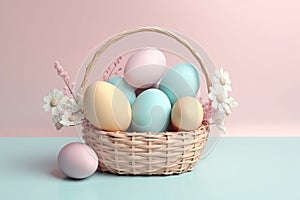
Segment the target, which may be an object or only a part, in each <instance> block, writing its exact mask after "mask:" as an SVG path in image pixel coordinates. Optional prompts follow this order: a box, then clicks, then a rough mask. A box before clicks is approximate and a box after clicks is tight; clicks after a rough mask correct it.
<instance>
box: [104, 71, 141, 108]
mask: <svg viewBox="0 0 300 200" xmlns="http://www.w3.org/2000/svg"><path fill="white" fill-rule="evenodd" d="M107 82H109V83H111V84H113V85H114V86H116V87H117V88H119V89H120V90H121V91H122V92H123V93H124V94H125V96H126V97H127V99H128V101H129V103H130V105H132V104H133V102H134V101H135V99H136V95H135V88H134V87H132V86H130V85H128V83H127V82H126V81H125V80H124V79H123V78H122V77H120V76H115V77H112V78H110V79H108V80H107Z"/></svg>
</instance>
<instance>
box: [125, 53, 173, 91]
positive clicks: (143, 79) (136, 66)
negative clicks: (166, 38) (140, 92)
mask: <svg viewBox="0 0 300 200" xmlns="http://www.w3.org/2000/svg"><path fill="white" fill-rule="evenodd" d="M167 70H168V67H167V66H166V57H165V55H164V54H163V53H162V52H161V51H159V50H158V49H154V48H146V49H143V50H139V51H137V52H136V53H134V54H133V55H131V56H130V57H129V59H128V61H127V63H126V66H125V69H124V79H125V80H126V82H127V83H128V84H129V85H131V86H133V87H135V88H148V87H151V86H152V85H154V84H155V83H157V82H158V81H159V80H160V78H161V77H162V76H163V74H164V73H165V72H166V71H167Z"/></svg>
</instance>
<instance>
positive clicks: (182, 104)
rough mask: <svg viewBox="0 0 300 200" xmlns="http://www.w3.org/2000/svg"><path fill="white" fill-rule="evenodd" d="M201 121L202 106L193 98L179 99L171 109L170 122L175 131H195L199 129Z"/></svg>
mask: <svg viewBox="0 0 300 200" xmlns="http://www.w3.org/2000/svg"><path fill="white" fill-rule="evenodd" d="M202 120H203V108H202V105H201V103H200V102H199V101H198V100H197V99H196V98H194V97H183V98H180V99H179V100H178V101H176V103H175V104H174V106H173V108H172V113H171V122H172V126H173V128H174V129H175V130H176V131H178V130H183V131H191V130H195V129H197V128H199V127H200V125H201V124H202Z"/></svg>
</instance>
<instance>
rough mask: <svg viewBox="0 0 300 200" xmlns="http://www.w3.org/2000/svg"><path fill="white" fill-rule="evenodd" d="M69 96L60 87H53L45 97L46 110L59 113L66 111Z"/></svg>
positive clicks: (55, 113) (54, 113)
mask: <svg viewBox="0 0 300 200" xmlns="http://www.w3.org/2000/svg"><path fill="white" fill-rule="evenodd" d="M67 100H68V98H67V97H66V96H65V95H64V93H63V92H62V91H60V90H58V89H53V90H52V91H51V92H50V93H49V94H48V95H47V96H45V97H44V103H45V104H44V106H43V108H44V110H45V111H46V112H49V111H50V112H51V114H53V115H57V114H59V113H61V112H63V111H64V107H65V103H66V102H67Z"/></svg>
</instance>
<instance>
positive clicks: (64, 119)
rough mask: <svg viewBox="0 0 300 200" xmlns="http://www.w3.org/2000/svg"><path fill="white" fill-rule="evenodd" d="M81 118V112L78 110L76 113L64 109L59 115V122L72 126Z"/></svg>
mask: <svg viewBox="0 0 300 200" xmlns="http://www.w3.org/2000/svg"><path fill="white" fill-rule="evenodd" d="M82 119H83V114H82V112H81V111H79V112H77V113H73V112H70V111H66V112H65V113H64V114H63V115H62V116H61V121H60V123H61V124H62V125H64V126H74V125H76V124H78V123H80V122H81V120H82Z"/></svg>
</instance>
